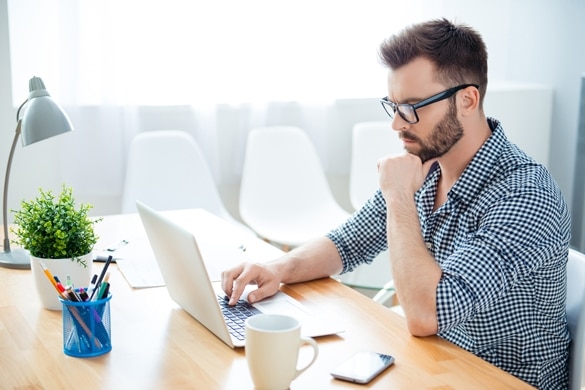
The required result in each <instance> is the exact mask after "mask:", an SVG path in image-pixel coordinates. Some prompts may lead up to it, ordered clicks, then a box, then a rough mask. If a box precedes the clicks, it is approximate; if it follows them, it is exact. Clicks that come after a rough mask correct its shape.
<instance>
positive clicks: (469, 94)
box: [457, 87, 479, 115]
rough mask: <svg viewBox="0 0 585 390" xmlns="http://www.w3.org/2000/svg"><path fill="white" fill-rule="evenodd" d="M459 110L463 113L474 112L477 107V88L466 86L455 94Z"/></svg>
mask: <svg viewBox="0 0 585 390" xmlns="http://www.w3.org/2000/svg"><path fill="white" fill-rule="evenodd" d="M457 101H458V104H459V111H460V112H461V113H463V114H464V115H467V114H469V113H471V112H475V111H477V110H478V108H479V90H478V89H477V88H475V87H467V88H465V89H464V90H462V91H461V93H460V94H459V96H457Z"/></svg>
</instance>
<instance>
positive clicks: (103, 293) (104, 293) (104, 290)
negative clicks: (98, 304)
mask: <svg viewBox="0 0 585 390" xmlns="http://www.w3.org/2000/svg"><path fill="white" fill-rule="evenodd" d="M102 285H104V288H102V289H101V290H100V295H99V298H98V299H104V298H106V297H107V296H108V292H109V291H110V283H108V282H105V283H102Z"/></svg>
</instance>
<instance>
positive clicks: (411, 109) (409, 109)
mask: <svg viewBox="0 0 585 390" xmlns="http://www.w3.org/2000/svg"><path fill="white" fill-rule="evenodd" d="M467 87H475V88H479V85H477V84H462V85H458V86H457V87H453V88H449V89H448V90H446V91H443V92H439V93H438V94H436V95H433V96H431V97H429V98H426V99H424V100H421V101H420V102H418V103H416V104H408V103H394V102H391V101H390V100H388V97H383V98H382V99H380V103H382V107H384V111H386V114H388V116H389V117H390V118H392V119H394V114H396V111H398V114H399V115H400V117H401V118H402V119H404V120H405V121H407V122H408V123H410V124H411V125H414V124H415V123H418V114H417V113H416V110H417V109H419V108H422V107H424V106H428V105H429V104H433V103H436V102H440V101H441V100H445V99H447V98H450V97H451V96H453V95H454V94H455V93H456V92H457V91H459V90H461V89H464V88H467Z"/></svg>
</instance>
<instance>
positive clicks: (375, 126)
mask: <svg viewBox="0 0 585 390" xmlns="http://www.w3.org/2000/svg"><path fill="white" fill-rule="evenodd" d="M402 153H404V147H403V145H402V142H400V139H399V138H398V135H397V133H396V132H395V131H393V130H392V127H391V123H390V122H388V121H386V122H360V123H356V124H355V125H354V127H353V131H352V147H351V166H350V172H349V199H350V202H351V205H352V207H353V208H354V209H356V210H357V209H359V208H360V207H361V206H362V205H363V204H364V202H365V201H366V200H368V199H369V198H370V197H371V196H372V195H373V194H374V191H375V190H376V189H377V188H378V169H377V165H376V164H377V162H378V160H379V159H380V158H381V157H384V156H387V155H391V154H402Z"/></svg>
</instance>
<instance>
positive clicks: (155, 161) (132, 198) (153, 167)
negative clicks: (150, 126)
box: [122, 130, 232, 220]
mask: <svg viewBox="0 0 585 390" xmlns="http://www.w3.org/2000/svg"><path fill="white" fill-rule="evenodd" d="M137 199H138V200H141V201H142V202H144V203H146V204H147V205H149V206H151V207H153V208H154V209H157V210H177V209H185V208H203V209H205V210H207V211H209V212H211V213H213V214H215V215H217V216H219V217H222V218H226V219H230V220H231V219H232V217H231V215H230V214H229V212H228V211H227V210H226V208H225V206H224V205H223V202H222V200H221V197H220V195H219V192H218V190H217V187H216V184H215V181H214V179H213V176H212V175H211V171H210V170H209V166H208V165H207V162H206V160H205V158H204V156H203V154H202V152H201V149H200V148H199V145H197V143H196V142H195V139H194V138H193V137H192V136H191V135H189V134H188V133H186V132H184V131H179V130H158V131H150V132H144V133H139V134H137V135H136V136H135V137H134V138H133V140H132V142H131V144H130V151H129V154H128V160H127V166H126V178H125V182H124V189H123V195H122V212H123V213H135V212H136V200H137Z"/></svg>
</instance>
